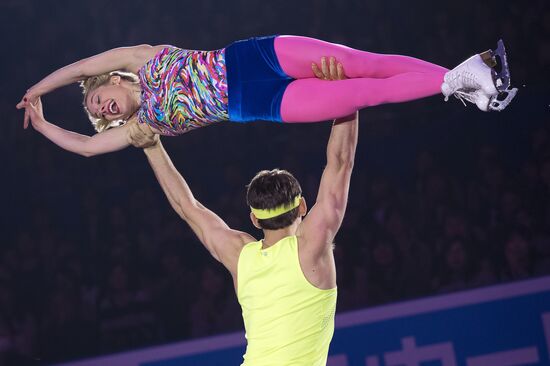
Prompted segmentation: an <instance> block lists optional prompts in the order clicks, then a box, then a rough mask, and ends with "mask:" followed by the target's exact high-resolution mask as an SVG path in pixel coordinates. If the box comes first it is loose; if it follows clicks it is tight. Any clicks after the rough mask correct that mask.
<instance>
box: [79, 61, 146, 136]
mask: <svg viewBox="0 0 550 366" xmlns="http://www.w3.org/2000/svg"><path fill="white" fill-rule="evenodd" d="M112 76H119V77H120V78H121V79H122V80H126V81H128V82H131V83H139V79H138V77H137V75H135V74H132V73H130V72H124V71H111V72H107V73H105V74H101V75H95V76H90V77H89V78H87V79H84V80H82V81H81V82H80V87H81V88H82V94H84V101H83V103H82V104H83V106H84V111H85V112H86V114H87V115H88V118H89V119H90V122H92V125H93V126H94V129H95V130H96V131H97V132H101V131H105V130H108V129H109V128H111V127H118V126H120V125H122V124H124V121H122V120H118V121H108V120H106V119H105V118H96V117H94V116H92V114H91V113H90V111H89V110H88V107H87V106H86V99H87V98H88V95H89V94H90V93H91V92H92V91H94V90H96V89H97V88H99V87H100V86H103V85H106V84H108V83H109V80H111V77H112Z"/></svg>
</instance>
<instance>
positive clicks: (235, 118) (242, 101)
mask: <svg viewBox="0 0 550 366" xmlns="http://www.w3.org/2000/svg"><path fill="white" fill-rule="evenodd" d="M275 37H276V36H269V37H256V38H249V39H247V40H243V41H237V42H234V43H232V44H230V45H229V46H228V47H227V48H226V49H225V64H226V68H227V89H228V104H229V120H230V121H232V122H249V121H256V120H264V121H274V122H282V119H281V102H282V100H283V94H284V92H285V90H286V87H287V86H288V84H290V83H291V82H292V81H293V80H294V79H292V78H291V77H289V76H288V75H287V74H285V72H284V71H283V69H282V68H281V65H280V64H279V60H278V59H277V55H276V54H275V47H274V42H275Z"/></svg>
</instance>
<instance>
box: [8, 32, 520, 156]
mask: <svg viewBox="0 0 550 366" xmlns="http://www.w3.org/2000/svg"><path fill="white" fill-rule="evenodd" d="M328 55H330V56H333V57H335V58H336V59H338V61H339V62H340V63H341V64H342V65H343V66H344V69H345V76H346V77H347V78H348V79H347V80H339V81H331V82H327V81H324V80H319V79H317V78H315V74H314V72H313V70H312V63H313V62H316V61H317V60H319V59H321V58H322V57H324V56H328ZM497 61H500V64H501V65H500V66H501V71H500V72H498V73H497V71H495V68H494V67H495V66H496V64H497ZM79 81H80V82H81V86H82V89H83V93H84V109H85V110H86V112H87V113H88V116H89V118H90V120H91V121H92V124H93V125H94V127H95V129H96V131H98V132H101V133H98V134H96V135H94V136H92V137H89V136H84V135H80V134H77V133H74V132H71V131H67V130H64V129H62V128H59V127H57V126H55V125H53V124H51V123H49V122H47V121H46V120H45V119H44V117H43V114H42V106H41V103H40V99H39V97H40V96H41V95H44V94H46V93H49V92H51V91H53V90H55V89H57V88H59V87H61V86H64V85H68V84H70V83H73V82H79ZM503 91H504V92H506V93H507V94H508V95H507V97H506V99H504V100H499V99H497V96H498V95H499V93H501V92H503ZM515 92H516V90H515V89H509V73H508V67H507V63H506V57H505V51H504V47H503V45H502V42H501V41H499V47H498V48H497V50H496V51H491V50H489V51H486V52H484V53H482V54H479V55H474V56H472V57H470V58H469V59H468V60H466V61H465V62H463V63H462V64H460V65H459V66H457V67H456V68H455V69H453V70H450V71H449V70H447V69H445V68H443V67H441V66H438V65H434V64H431V63H429V62H426V61H422V60H419V59H415V58H412V57H407V56H399V55H383V54H375V53H370V52H365V51H359V50H355V49H352V48H349V47H346V46H342V45H338V44H333V43H329V42H324V41H320V40H317V39H313V38H307V37H299V36H270V37H261V38H251V39H248V40H244V41H237V42H234V43H232V44H231V45H229V46H228V47H226V48H223V49H219V50H215V51H193V50H184V49H180V48H176V47H173V46H149V45H141V46H135V47H123V48H116V49H112V50H110V51H106V52H104V53H101V54H98V55H96V56H92V57H89V58H86V59H83V60H81V61H78V62H75V63H73V64H71V65H68V66H65V67H63V68H61V69H59V70H57V71H55V72H53V73H52V74H50V75H48V76H47V77H46V78H44V79H43V80H42V81H40V82H39V83H38V84H36V85H34V86H33V87H32V88H30V89H29V90H28V91H27V93H26V94H25V96H24V97H23V99H22V100H21V102H20V103H19V104H18V105H17V108H19V109H21V108H25V118H24V127H25V128H27V126H28V123H29V119H30V120H31V122H32V124H33V127H34V128H35V129H36V130H38V131H39V132H40V133H42V134H43V135H44V136H46V137H47V138H48V139H50V140H51V141H52V142H54V143H55V144H57V145H59V146H60V147H62V148H63V149H66V150H68V151H72V152H75V153H78V154H81V155H84V156H92V155H97V154H102V153H107V152H111V151H116V150H120V149H122V148H125V147H126V146H128V142H127V137H126V135H127V131H128V128H129V126H130V124H131V123H125V122H134V121H137V123H139V124H140V127H142V128H150V129H151V130H152V131H153V132H154V133H157V134H162V135H179V134H183V133H185V132H188V131H189V130H191V129H194V128H198V127H203V126H206V125H210V124H213V123H216V122H221V121H233V122H248V121H254V120H268V121H275V122H282V123H303V122H318V121H324V120H330V119H335V118H338V117H342V116H346V115H350V114H351V113H353V112H355V111H356V110H358V109H361V108H364V107H369V106H375V105H379V104H384V103H399V102H405V101H410V100H415V99H419V98H423V97H427V96H431V95H435V94H438V93H443V94H444V96H445V98H446V100H447V99H448V97H449V96H451V95H455V96H456V97H458V98H459V99H461V100H467V101H469V102H472V103H474V104H476V105H477V106H478V107H479V108H480V109H481V110H484V111H488V110H502V109H504V108H505V107H506V106H507V105H508V104H509V102H510V101H511V99H512V98H513V97H514V95H515ZM118 126H121V127H118ZM111 127H118V128H111Z"/></svg>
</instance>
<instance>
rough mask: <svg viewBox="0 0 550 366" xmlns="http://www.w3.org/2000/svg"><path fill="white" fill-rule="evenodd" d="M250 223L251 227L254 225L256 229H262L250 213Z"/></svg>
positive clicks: (254, 216)
mask: <svg viewBox="0 0 550 366" xmlns="http://www.w3.org/2000/svg"><path fill="white" fill-rule="evenodd" d="M250 221H252V225H254V226H255V227H256V228H257V229H260V230H261V229H262V227H261V226H260V223H258V218H257V217H256V215H254V213H252V212H251V213H250Z"/></svg>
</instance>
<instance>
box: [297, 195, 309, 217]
mask: <svg viewBox="0 0 550 366" xmlns="http://www.w3.org/2000/svg"><path fill="white" fill-rule="evenodd" d="M306 213H307V203H306V199H305V198H304V197H302V198H300V205H299V206H298V216H300V217H303V216H305V215H306Z"/></svg>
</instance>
